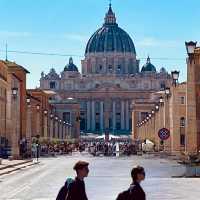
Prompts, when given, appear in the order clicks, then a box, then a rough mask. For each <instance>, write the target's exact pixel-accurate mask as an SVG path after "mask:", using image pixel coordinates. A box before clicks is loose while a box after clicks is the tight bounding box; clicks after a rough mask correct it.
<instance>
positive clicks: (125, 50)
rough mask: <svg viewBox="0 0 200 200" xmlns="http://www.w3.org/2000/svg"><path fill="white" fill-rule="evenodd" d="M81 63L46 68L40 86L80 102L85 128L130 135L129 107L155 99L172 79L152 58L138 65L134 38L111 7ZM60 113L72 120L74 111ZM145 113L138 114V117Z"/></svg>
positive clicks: (81, 126)
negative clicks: (79, 64) (155, 64)
mask: <svg viewBox="0 0 200 200" xmlns="http://www.w3.org/2000/svg"><path fill="white" fill-rule="evenodd" d="M81 65H82V70H81V72H79V70H78V68H77V66H76V65H75V64H74V63H73V59H72V58H70V59H69V63H68V64H67V65H66V66H65V67H64V69H63V71H62V72H61V73H60V74H58V73H57V72H56V70H55V69H51V70H50V72H49V73H48V74H45V73H44V72H42V74H41V78H40V89H50V90H53V91H55V92H56V94H57V95H56V96H55V100H57V101H59V102H61V101H63V102H64V101H65V100H66V99H69V98H73V99H76V100H77V101H78V103H79V104H80V129H81V131H82V132H87V133H103V132H105V130H109V131H110V132H111V133H113V134H120V135H121V134H130V133H131V132H132V121H133V119H132V114H131V113H132V107H131V105H132V104H133V103H134V102H136V103H141V104H145V102H151V101H152V102H153V101H154V100H155V99H153V94H155V93H156V92H158V91H160V90H162V89H164V88H165V87H168V86H169V85H170V83H171V76H170V75H169V74H168V72H167V71H166V70H165V69H164V68H161V69H160V70H159V71H157V69H156V67H155V66H154V65H153V64H152V63H151V60H150V58H149V57H148V58H147V61H146V64H145V65H144V66H142V67H140V61H139V60H138V59H137V57H136V49H135V46H134V43H133V40H132V39H131V37H130V36H129V35H128V34H127V33H126V32H125V31H124V30H123V29H121V28H120V27H119V26H118V24H117V20H116V16H115V13H114V12H113V10H112V7H111V5H110V6H109V10H108V12H107V13H106V16H105V19H104V23H103V26H102V27H100V28H99V29H98V30H97V31H96V32H95V33H94V34H93V35H92V36H91V38H90V39H89V41H88V43H87V46H86V50H85V58H84V60H82V61H81ZM59 112H61V114H62V117H63V120H65V121H68V122H70V120H71V117H70V115H71V114H70V110H67V109H63V110H60V111H59ZM147 112H148V110H147ZM145 113H146V112H145V110H143V111H142V112H140V113H139V116H138V119H141V118H142V117H143V116H144V115H145Z"/></svg>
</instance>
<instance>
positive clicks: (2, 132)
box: [0, 62, 8, 147]
mask: <svg viewBox="0 0 200 200" xmlns="http://www.w3.org/2000/svg"><path fill="white" fill-rule="evenodd" d="M7 90H8V69H7V66H6V65H5V64H4V63H2V62H0V146H2V147H3V146H5V144H6V116H7V115H6V103H7Z"/></svg>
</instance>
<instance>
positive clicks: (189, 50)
mask: <svg viewBox="0 0 200 200" xmlns="http://www.w3.org/2000/svg"><path fill="white" fill-rule="evenodd" d="M185 46H186V50H187V54H188V55H189V56H191V55H192V54H194V50H195V48H196V46H197V42H193V41H190V42H185Z"/></svg>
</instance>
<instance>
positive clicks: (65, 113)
mask: <svg viewBox="0 0 200 200" xmlns="http://www.w3.org/2000/svg"><path fill="white" fill-rule="evenodd" d="M63 120H64V121H66V122H67V123H71V116H70V112H64V113H63Z"/></svg>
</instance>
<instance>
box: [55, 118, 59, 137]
mask: <svg viewBox="0 0 200 200" xmlns="http://www.w3.org/2000/svg"><path fill="white" fill-rule="evenodd" d="M54 119H55V123H54V126H55V127H54V136H55V138H56V139H58V117H57V116H55V118H54Z"/></svg>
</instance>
